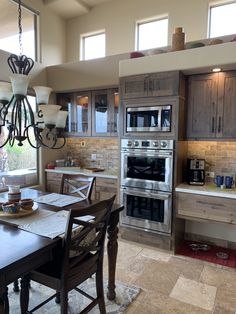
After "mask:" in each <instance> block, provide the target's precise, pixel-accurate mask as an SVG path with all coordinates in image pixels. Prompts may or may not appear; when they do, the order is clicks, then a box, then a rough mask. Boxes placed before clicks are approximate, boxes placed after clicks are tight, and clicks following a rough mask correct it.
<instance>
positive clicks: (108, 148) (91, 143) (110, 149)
mask: <svg viewBox="0 0 236 314" xmlns="http://www.w3.org/2000/svg"><path fill="white" fill-rule="evenodd" d="M118 144H119V141H118V139H117V138H115V139H113V138H112V139H111V138H109V139H99V138H83V139H82V138H68V139H67V152H68V153H69V154H71V156H72V157H73V158H76V159H78V161H79V165H80V166H81V167H82V168H84V167H99V168H105V169H106V170H108V171H111V172H114V173H117V174H118V168H119V156H120V154H119V149H118ZM92 154H96V160H94V161H92V160H91V155H92Z"/></svg>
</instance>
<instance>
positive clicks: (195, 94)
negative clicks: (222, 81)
mask: <svg viewBox="0 0 236 314" xmlns="http://www.w3.org/2000/svg"><path fill="white" fill-rule="evenodd" d="M217 78H218V76H217V74H216V76H215V75H214V74H213V75H195V76H192V77H190V78H189V85H188V86H189V98H188V109H187V110H188V115H187V116H188V120H187V137H189V138H195V137H196V138H197V137H200V138H212V137H215V132H216V123H217V121H216V110H217Z"/></svg>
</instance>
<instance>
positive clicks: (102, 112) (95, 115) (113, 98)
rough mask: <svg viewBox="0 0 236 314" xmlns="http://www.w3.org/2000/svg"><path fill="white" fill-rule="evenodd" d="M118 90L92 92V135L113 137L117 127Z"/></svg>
mask: <svg viewBox="0 0 236 314" xmlns="http://www.w3.org/2000/svg"><path fill="white" fill-rule="evenodd" d="M118 109H119V94H118V89H116V88H114V89H106V90H98V91H93V92H92V135H93V136H115V135H117V126H118Z"/></svg>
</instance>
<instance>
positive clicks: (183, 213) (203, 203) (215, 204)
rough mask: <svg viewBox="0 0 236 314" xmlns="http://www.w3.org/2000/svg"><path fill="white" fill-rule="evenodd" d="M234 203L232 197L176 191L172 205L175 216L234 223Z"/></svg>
mask: <svg viewBox="0 0 236 314" xmlns="http://www.w3.org/2000/svg"><path fill="white" fill-rule="evenodd" d="M235 204H236V199H232V198H227V197H217V196H208V195H199V194H191V193H183V192H176V193H175V205H174V206H175V210H176V216H177V218H182V219H186V220H199V221H205V222H206V221H208V222H210V221H211V222H213V221H215V222H223V223H229V224H234V225H235V224H236V211H235Z"/></svg>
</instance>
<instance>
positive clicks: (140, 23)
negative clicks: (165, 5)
mask: <svg viewBox="0 0 236 314" xmlns="http://www.w3.org/2000/svg"><path fill="white" fill-rule="evenodd" d="M162 20H167V38H166V46H167V45H168V29H169V16H168V14H165V15H161V16H155V17H151V18H148V19H142V20H138V21H136V26H135V50H136V51H142V50H146V49H155V48H159V47H155V48H154V47H153V48H145V49H139V42H140V38H139V26H140V25H143V24H148V23H153V22H157V21H162ZM160 47H161V46H160ZM162 47H165V46H162Z"/></svg>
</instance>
